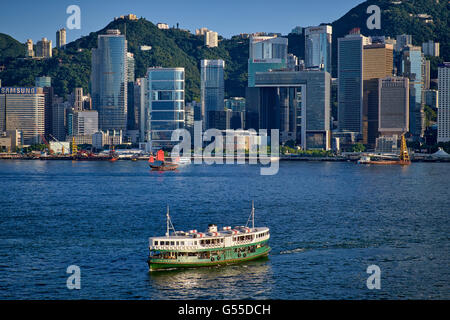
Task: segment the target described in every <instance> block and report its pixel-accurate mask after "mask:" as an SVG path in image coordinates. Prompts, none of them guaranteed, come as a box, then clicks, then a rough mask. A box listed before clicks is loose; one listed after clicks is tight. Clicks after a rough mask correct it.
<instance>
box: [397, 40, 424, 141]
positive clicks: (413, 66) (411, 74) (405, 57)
mask: <svg viewBox="0 0 450 320" xmlns="http://www.w3.org/2000/svg"><path fill="white" fill-rule="evenodd" d="M400 67H401V70H400V72H401V75H402V76H403V77H408V78H409V87H410V88H409V113H410V114H409V131H410V133H411V134H412V136H413V138H414V139H420V138H421V137H423V135H424V132H425V112H424V101H423V91H424V89H425V81H424V80H425V73H426V71H425V68H426V61H425V57H424V55H423V53H422V49H421V48H420V47H415V46H411V45H409V46H406V47H404V49H403V51H402V60H401V65H400Z"/></svg>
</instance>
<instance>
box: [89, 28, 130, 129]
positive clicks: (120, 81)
mask: <svg viewBox="0 0 450 320" xmlns="http://www.w3.org/2000/svg"><path fill="white" fill-rule="evenodd" d="M127 80H128V70H127V41H126V40H125V36H124V35H121V34H120V31H119V30H107V33H106V34H103V35H99V36H98V47H97V48H94V49H92V72H91V94H92V105H93V108H94V109H95V110H97V111H98V122H99V128H100V130H104V131H105V130H123V131H125V130H126V127H127V99H128V88H127Z"/></svg>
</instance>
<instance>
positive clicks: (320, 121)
mask: <svg viewBox="0 0 450 320" xmlns="http://www.w3.org/2000/svg"><path fill="white" fill-rule="evenodd" d="M255 80H256V81H255V86H256V88H257V89H258V90H259V92H256V94H255V96H256V99H257V101H256V105H258V106H259V110H258V123H259V128H258V129H279V130H280V140H281V142H286V141H289V140H294V141H295V142H296V143H297V144H299V145H301V146H302V148H303V149H325V150H328V149H330V94H331V88H330V86H331V76H330V74H329V73H328V72H326V71H319V70H304V71H272V72H261V73H257V74H256V79H255ZM254 98H255V97H252V99H254Z"/></svg>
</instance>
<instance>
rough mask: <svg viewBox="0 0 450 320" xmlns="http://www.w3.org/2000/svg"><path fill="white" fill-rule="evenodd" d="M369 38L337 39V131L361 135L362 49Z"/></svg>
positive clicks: (350, 37)
mask: <svg viewBox="0 0 450 320" xmlns="http://www.w3.org/2000/svg"><path fill="white" fill-rule="evenodd" d="M367 44H369V38H367V37H364V36H363V35H361V34H359V33H353V34H349V35H346V36H345V37H344V38H339V39H338V79H339V83H338V129H339V131H351V132H357V133H360V134H362V130H363V122H362V120H363V48H364V45H367Z"/></svg>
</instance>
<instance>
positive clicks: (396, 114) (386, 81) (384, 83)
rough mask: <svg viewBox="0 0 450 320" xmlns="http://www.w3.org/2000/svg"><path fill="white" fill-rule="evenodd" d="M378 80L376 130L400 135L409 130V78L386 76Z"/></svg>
mask: <svg viewBox="0 0 450 320" xmlns="http://www.w3.org/2000/svg"><path fill="white" fill-rule="evenodd" d="M378 82H379V84H378V95H379V98H378V101H379V113H378V131H379V132H380V134H381V135H383V136H389V135H398V136H400V135H402V134H404V133H406V132H408V131H409V79H408V78H404V77H386V78H383V79H378Z"/></svg>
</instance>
